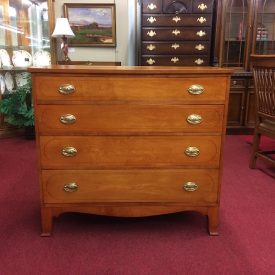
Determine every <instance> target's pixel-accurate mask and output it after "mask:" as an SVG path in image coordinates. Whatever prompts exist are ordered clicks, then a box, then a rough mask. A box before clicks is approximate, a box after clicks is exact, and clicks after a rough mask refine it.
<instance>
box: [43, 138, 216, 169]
mask: <svg viewBox="0 0 275 275" xmlns="http://www.w3.org/2000/svg"><path fill="white" fill-rule="evenodd" d="M220 145H221V137H220V136H218V135H217V136H130V137H128V136H90V137H83V136H71V137H64V136H41V137H40V152H41V164H42V168H44V169H66V168H68V169H89V168H127V167H136V168H149V167H159V168H161V167H162V168H164V167H167V168H173V167H188V168H189V167H190V168H192V167H193V168H194V167H200V168H202V167H208V168H218V167H219V158H220Z"/></svg>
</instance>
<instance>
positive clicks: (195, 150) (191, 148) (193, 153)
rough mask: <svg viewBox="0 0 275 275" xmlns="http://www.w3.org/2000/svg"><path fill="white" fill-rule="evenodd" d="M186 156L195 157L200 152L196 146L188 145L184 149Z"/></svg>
mask: <svg viewBox="0 0 275 275" xmlns="http://www.w3.org/2000/svg"><path fill="white" fill-rule="evenodd" d="M184 153H185V155H187V156H188V157H197V156H198V155H199V154H200V150H199V148H197V147H194V146H189V147H187V148H186V149H185V151H184Z"/></svg>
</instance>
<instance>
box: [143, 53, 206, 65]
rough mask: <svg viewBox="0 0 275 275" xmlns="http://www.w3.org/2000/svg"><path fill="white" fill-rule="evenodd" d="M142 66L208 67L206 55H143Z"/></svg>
mask: <svg viewBox="0 0 275 275" xmlns="http://www.w3.org/2000/svg"><path fill="white" fill-rule="evenodd" d="M141 65H143V66H209V56H207V55H143V56H142V57H141Z"/></svg>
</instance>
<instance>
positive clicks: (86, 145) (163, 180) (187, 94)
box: [30, 66, 231, 236]
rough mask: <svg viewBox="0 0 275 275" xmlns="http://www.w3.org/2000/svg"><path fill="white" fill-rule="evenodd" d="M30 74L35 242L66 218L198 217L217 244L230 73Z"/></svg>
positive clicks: (91, 70)
mask: <svg viewBox="0 0 275 275" xmlns="http://www.w3.org/2000/svg"><path fill="white" fill-rule="evenodd" d="M30 72H32V75H33V87H34V89H33V93H34V103H35V121H36V137H37V138H36V140H37V150H38V157H39V176H40V177H39V179H40V189H41V214H42V236H49V235H50V234H51V230H52V219H53V217H55V216H58V215H59V214H61V213H64V212H71V211H73V212H83V213H92V214H100V215H111V216H122V217H140V216H151V215H160V214H165V213H174V212H179V211H198V212H200V213H202V214H203V215H207V216H208V221H209V223H208V229H209V232H210V234H211V235H216V234H217V226H218V209H219V192H220V183H221V168H222V152H223V142H224V134H225V120H226V116H227V98H228V90H229V85H230V73H231V70H227V69H221V68H211V67H204V68H195V67H185V68H183V67H170V68H169V69H168V68H167V67H91V66H52V67H51V68H31V69H30ZM60 87H62V89H61V90H62V93H60ZM64 117H67V118H68V120H69V122H68V123H66V119H65V123H64ZM61 118H62V119H61ZM72 118H73V119H72Z"/></svg>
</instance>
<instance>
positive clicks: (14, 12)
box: [0, 0, 54, 137]
mask: <svg viewBox="0 0 275 275" xmlns="http://www.w3.org/2000/svg"><path fill="white" fill-rule="evenodd" d="M53 14H54V13H53V1H52V0H49V1H47V0H32V1H28V0H26V1H16V0H1V1H0V75H1V81H2V84H1V85H2V86H1V91H0V101H1V99H2V97H3V96H4V95H5V94H6V93H11V92H16V88H17V86H18V77H19V76H20V77H21V76H22V74H24V72H25V71H26V70H27V68H28V67H29V66H32V65H33V57H34V56H35V54H36V53H37V52H39V51H40V50H44V51H47V53H48V55H49V56H50V63H52V60H51V59H52V58H51V57H52V53H51V48H52V47H51V38H50V33H51V32H52V30H53ZM18 52H19V53H25V54H26V55H23V54H22V55H21V56H19V57H18ZM3 55H4V56H3ZM26 56H27V57H28V58H26ZM13 57H14V58H13ZM7 73H8V75H9V76H10V79H12V81H13V83H14V87H13V89H12V90H9V91H7V88H6V86H5V85H6V84H7V83H5V82H6V79H5V75H6V74H7ZM16 80H17V81H16ZM19 80H20V79H19ZM19 83H20V85H21V84H22V82H19ZM3 86H4V88H3ZM4 121H5V118H4V116H3V114H0V137H4V136H10V135H11V133H12V132H13V130H14V133H15V134H18V133H19V132H21V131H18V129H17V128H15V127H11V126H10V125H7V124H6V123H5V122H4Z"/></svg>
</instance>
